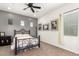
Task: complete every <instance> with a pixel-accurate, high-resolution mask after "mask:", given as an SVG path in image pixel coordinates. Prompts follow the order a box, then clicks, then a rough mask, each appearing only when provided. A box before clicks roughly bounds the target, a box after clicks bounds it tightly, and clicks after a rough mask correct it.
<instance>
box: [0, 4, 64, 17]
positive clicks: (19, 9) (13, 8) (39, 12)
mask: <svg viewBox="0 0 79 59" xmlns="http://www.w3.org/2000/svg"><path fill="white" fill-rule="evenodd" d="M34 5H35V6H40V7H41V9H34V10H35V13H33V12H32V11H31V10H30V9H29V8H28V9H26V10H25V11H24V10H23V8H25V7H27V6H25V5H24V3H0V10H4V11H9V12H13V13H17V14H21V15H25V16H30V17H35V18H39V17H42V16H43V15H45V14H46V13H47V12H49V11H50V10H55V9H56V8H58V7H60V6H62V5H63V3H34Z"/></svg>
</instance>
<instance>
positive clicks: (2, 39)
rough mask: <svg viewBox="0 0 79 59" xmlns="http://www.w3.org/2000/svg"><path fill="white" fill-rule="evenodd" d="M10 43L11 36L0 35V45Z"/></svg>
mask: <svg viewBox="0 0 79 59" xmlns="http://www.w3.org/2000/svg"><path fill="white" fill-rule="evenodd" d="M4 45H11V36H0V46H4Z"/></svg>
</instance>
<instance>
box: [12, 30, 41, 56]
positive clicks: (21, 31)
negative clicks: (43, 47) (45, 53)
mask: <svg viewBox="0 0 79 59" xmlns="http://www.w3.org/2000/svg"><path fill="white" fill-rule="evenodd" d="M16 34H30V30H29V31H26V30H25V29H21V30H19V31H16V30H14V37H15V35H16ZM32 37H33V36H32ZM35 38H38V44H35V45H30V44H29V45H28V46H26V47H24V48H23V47H22V48H21V49H19V48H17V44H18V43H19V40H18V39H17V37H15V50H14V51H15V55H17V53H18V51H20V50H24V49H30V48H33V47H36V46H38V47H39V48H40V36H38V37H33V38H27V39H29V40H30V39H35ZM27 39H20V40H22V42H23V41H24V40H27Z"/></svg>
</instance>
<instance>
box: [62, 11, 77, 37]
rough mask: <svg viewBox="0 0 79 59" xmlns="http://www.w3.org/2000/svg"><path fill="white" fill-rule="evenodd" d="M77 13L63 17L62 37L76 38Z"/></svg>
mask: <svg viewBox="0 0 79 59" xmlns="http://www.w3.org/2000/svg"><path fill="white" fill-rule="evenodd" d="M77 34H78V12H75V13H71V14H66V15H64V35H68V36H77Z"/></svg>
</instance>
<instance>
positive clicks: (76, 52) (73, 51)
mask: <svg viewBox="0 0 79 59" xmlns="http://www.w3.org/2000/svg"><path fill="white" fill-rule="evenodd" d="M41 42H44V41H41ZM44 43H47V44H49V45H53V46H56V47H58V48H61V49H65V50H67V51H70V52H72V53H75V54H79V52H78V51H75V50H71V49H68V48H66V47H64V46H62V45H61V46H60V45H59V46H58V45H56V44H51V43H48V42H44Z"/></svg>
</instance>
